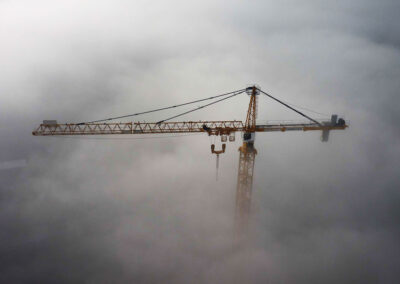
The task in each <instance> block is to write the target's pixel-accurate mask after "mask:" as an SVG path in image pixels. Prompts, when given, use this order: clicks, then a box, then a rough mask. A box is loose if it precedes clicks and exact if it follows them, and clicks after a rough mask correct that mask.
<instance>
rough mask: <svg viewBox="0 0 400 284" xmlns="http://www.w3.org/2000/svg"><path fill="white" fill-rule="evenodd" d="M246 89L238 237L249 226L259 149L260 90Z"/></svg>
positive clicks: (236, 206)
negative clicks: (258, 108) (257, 121)
mask: <svg viewBox="0 0 400 284" xmlns="http://www.w3.org/2000/svg"><path fill="white" fill-rule="evenodd" d="M246 91H247V94H249V95H250V104H249V108H248V111H247V116H246V122H245V128H244V132H243V145H242V146H241V147H240V148H239V168H238V177H237V188H236V204H235V233H236V238H238V239H241V238H242V236H243V233H244V232H245V231H246V230H247V226H248V221H249V216H250V206H251V194H252V187H253V173H254V162H255V158H256V155H257V150H256V149H255V148H254V140H255V131H256V114H257V98H256V96H257V95H259V92H258V90H257V88H256V87H255V86H253V87H250V88H247V90H246Z"/></svg>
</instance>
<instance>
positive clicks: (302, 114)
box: [258, 89, 322, 126]
mask: <svg viewBox="0 0 400 284" xmlns="http://www.w3.org/2000/svg"><path fill="white" fill-rule="evenodd" d="M258 90H259V91H260V92H261V93H263V94H264V95H266V96H268V97H270V98H271V99H273V100H275V101H277V102H278V103H280V104H283V105H284V106H285V107H287V108H289V109H291V110H293V111H295V112H297V113H298V114H300V115H301V116H304V117H305V118H308V119H309V120H311V121H312V122H315V123H316V124H318V125H319V126H322V124H321V123H320V122H318V121H316V120H315V119H313V118H311V117H309V116H308V115H305V114H304V113H302V112H300V111H298V110H297V109H295V108H293V107H291V106H289V105H288V104H285V103H284V102H282V101H280V100H278V99H277V98H275V97H273V96H271V95H270V94H267V93H266V92H264V91H263V90H260V89H258Z"/></svg>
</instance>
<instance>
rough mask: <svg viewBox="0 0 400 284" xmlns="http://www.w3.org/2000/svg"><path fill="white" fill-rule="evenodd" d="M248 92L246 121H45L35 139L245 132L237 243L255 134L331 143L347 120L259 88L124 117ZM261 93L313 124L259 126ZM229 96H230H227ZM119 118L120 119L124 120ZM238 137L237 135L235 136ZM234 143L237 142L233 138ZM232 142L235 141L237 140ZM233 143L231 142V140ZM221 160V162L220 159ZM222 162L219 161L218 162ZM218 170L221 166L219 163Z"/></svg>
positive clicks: (242, 232)
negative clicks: (301, 135) (302, 135)
mask: <svg viewBox="0 0 400 284" xmlns="http://www.w3.org/2000/svg"><path fill="white" fill-rule="evenodd" d="M244 91H245V92H246V93H247V94H248V95H249V96H250V103H249V107H248V110H247V116H246V121H245V122H242V121H236V120H228V121H181V122H166V121H167V120H169V119H166V120H162V121H159V122H157V123H146V122H116V123H115V122H114V123H109V122H107V123H106V122H103V123H99V122H101V121H107V120H112V119H115V118H110V119H104V120H99V121H93V122H84V123H65V124H59V123H57V121H56V120H45V121H43V123H42V124H40V125H39V126H38V127H37V128H36V129H35V130H34V131H33V132H32V135H34V136H60V135H110V134H117V135H120V134H167V133H201V132H203V133H207V134H208V135H209V136H211V135H215V136H221V140H222V138H223V137H225V138H224V141H226V136H227V135H230V134H234V133H235V132H242V133H243V144H242V146H241V147H240V148H239V167H238V176H237V188H236V203H235V221H234V227H235V237H236V239H237V240H241V239H243V237H244V236H246V231H247V228H248V223H249V218H250V207H251V196H252V186H253V176H254V162H255V157H256V155H257V150H256V149H255V147H254V141H255V133H256V132H277V131H280V132H286V131H312V130H320V131H322V137H321V140H322V141H323V142H325V141H327V140H328V137H329V132H330V131H331V130H344V129H345V128H346V127H348V126H347V125H346V123H345V121H344V120H343V119H341V118H340V119H339V120H338V119H337V115H332V117H331V120H330V121H317V120H315V119H312V118H310V117H309V116H307V115H305V114H304V113H301V112H300V111H298V110H296V109H294V108H293V107H291V106H289V105H287V104H286V103H284V102H282V101H280V100H278V99H276V98H274V97H272V96H271V95H269V94H268V93H266V92H264V91H262V90H261V89H260V88H258V87H256V86H251V87H248V88H246V89H243V90H239V91H235V92H230V93H226V94H223V95H219V96H214V97H211V98H207V99H201V100H197V101H193V102H190V103H185V104H181V105H176V106H171V107H167V108H162V109H156V110H151V111H147V112H142V113H137V114H133V115H127V116H122V117H128V116H134V115H139V114H145V113H150V112H155V111H160V110H164V109H170V108H175V107H177V106H183V105H187V104H191V103H196V102H200V101H204V100H209V99H215V98H218V97H224V98H222V99H219V100H218V101H215V102H212V103H209V104H207V105H204V106H200V107H197V108H196V109H193V110H190V111H187V112H184V113H183V114H186V113H189V112H192V111H195V110H198V109H201V108H204V107H205V106H209V105H211V104H214V103H217V102H220V101H223V100H225V99H228V98H230V97H233V96H236V95H238V94H240V93H242V92H244ZM260 92H261V93H263V94H264V95H266V96H268V97H270V98H272V99H274V100H275V101H277V102H279V103H281V104H282V105H284V106H286V107H288V108H290V109H292V110H293V111H295V112H297V113H298V114H300V115H302V116H304V117H306V118H307V119H309V120H310V121H311V122H309V123H283V122H282V123H274V124H262V125H259V124H256V115H257V98H258V96H259V95H260ZM227 95H229V97H226V96H227ZM183 114H180V115H177V116H174V117H172V118H175V117H178V116H181V115H183ZM122 117H117V118H122ZM233 137H234V136H233ZM233 140H234V139H233ZM233 140H232V141H233ZM230 141H231V140H230ZM225 148H226V144H223V145H222V150H215V145H214V144H213V145H211V153H213V154H216V155H217V159H218V156H219V154H223V153H225ZM217 161H218V160H217ZM217 163H218V162H217ZM217 167H218V164H217Z"/></svg>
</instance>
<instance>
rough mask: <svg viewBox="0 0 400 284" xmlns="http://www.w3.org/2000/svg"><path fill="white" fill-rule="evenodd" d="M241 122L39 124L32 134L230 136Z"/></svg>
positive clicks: (240, 129)
mask: <svg viewBox="0 0 400 284" xmlns="http://www.w3.org/2000/svg"><path fill="white" fill-rule="evenodd" d="M242 130H243V122H241V121H236V120H230V121H183V122H162V123H146V122H119V123H85V124H74V123H66V124H41V125H40V126H39V127H37V129H35V130H34V131H33V132H32V134H33V135H35V136H48V135H104V134H160V133H191V132H205V133H208V134H209V135H222V134H230V133H231V132H236V131H242Z"/></svg>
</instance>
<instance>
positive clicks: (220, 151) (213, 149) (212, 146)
mask: <svg viewBox="0 0 400 284" xmlns="http://www.w3.org/2000/svg"><path fill="white" fill-rule="evenodd" d="M225 149H226V144H225V143H224V144H222V150H218V151H215V145H214V144H212V145H211V154H217V155H219V154H222V153H225Z"/></svg>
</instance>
